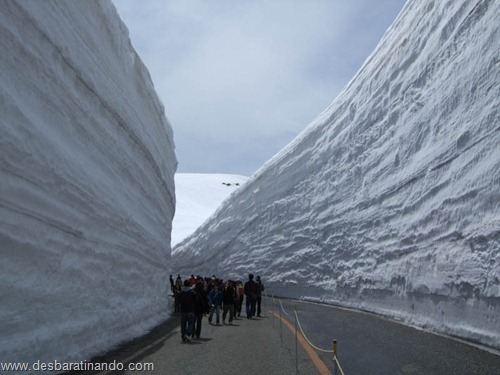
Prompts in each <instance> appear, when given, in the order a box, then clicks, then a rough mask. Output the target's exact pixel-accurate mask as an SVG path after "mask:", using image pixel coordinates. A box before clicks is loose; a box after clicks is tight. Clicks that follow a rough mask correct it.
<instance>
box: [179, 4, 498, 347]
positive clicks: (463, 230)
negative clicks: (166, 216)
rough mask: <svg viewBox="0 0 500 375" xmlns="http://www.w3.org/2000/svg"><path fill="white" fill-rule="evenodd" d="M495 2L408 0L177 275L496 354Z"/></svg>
mask: <svg viewBox="0 0 500 375" xmlns="http://www.w3.org/2000/svg"><path fill="white" fill-rule="evenodd" d="M499 14H500V1H494V0H482V1H481V0H478V1H469V0H461V1H457V0H446V1H445V0H443V1H441V0H440V1H409V2H408V3H407V4H406V5H405V7H404V9H403V10H402V12H401V14H400V15H399V16H398V18H397V19H396V20H395V22H394V24H393V25H392V26H391V27H390V28H389V30H387V32H386V34H385V35H384V37H383V38H382V40H381V42H380V43H379V45H378V46H377V48H376V50H375V51H374V52H373V53H372V55H371V56H370V57H369V58H368V59H367V61H366V62H365V64H364V65H363V67H362V68H361V69H360V71H359V72H358V73H357V75H356V76H355V77H354V78H353V79H352V80H351V82H350V83H349V84H348V85H347V86H346V87H345V89H344V90H343V91H342V93H341V94H340V95H339V96H338V97H337V98H336V100H335V101H334V102H333V103H332V105H331V106H330V107H329V108H328V109H327V110H325V111H324V112H323V113H322V114H321V115H320V116H319V117H318V118H317V119H316V120H314V121H313V123H312V124H310V125H309V127H308V128H306V129H305V131H304V132H303V133H302V134H300V135H299V136H298V137H297V138H296V139H295V140H294V141H293V142H292V143H291V144H289V145H288V146H287V147H286V148H285V149H283V150H282V151H281V152H280V153H278V154H277V155H276V156H275V157H274V158H272V159H271V160H270V161H268V162H267V163H266V164H265V165H264V166H263V167H262V168H261V169H260V170H259V171H257V173H256V174H255V175H254V176H252V178H251V179H250V181H249V182H248V183H247V184H246V185H245V186H244V187H242V188H241V189H240V190H238V191H237V192H235V193H234V194H233V196H232V197H231V199H229V200H228V201H226V202H225V204H224V205H223V207H221V208H220V209H219V210H218V212H217V213H216V214H215V215H214V216H212V217H211V218H210V219H209V220H208V221H207V222H206V223H205V224H204V226H203V227H202V228H200V229H199V230H198V231H197V232H196V233H195V235H193V236H191V237H190V238H188V239H186V240H185V241H184V242H182V243H181V244H179V245H178V246H177V247H176V248H175V249H174V253H173V254H174V255H173V258H172V262H173V267H174V272H181V273H183V274H191V273H199V274H207V275H211V274H213V273H215V274H217V275H220V276H233V275H235V276H240V277H243V276H244V275H246V274H247V273H248V272H254V273H256V274H259V275H260V276H261V277H262V278H263V280H264V282H265V283H266V285H267V286H268V289H269V290H270V291H272V292H273V293H274V294H275V295H280V296H288V297H296V298H304V299H308V300H315V301H323V302H326V303H332V304H340V305H344V306H350V307H354V308H358V309H363V310H368V311H372V312H376V313H379V314H383V315H385V316H389V317H392V318H394V319H398V320H402V321H404V322H405V323H407V324H411V325H416V326H420V327H424V328H426V329H429V330H433V331H436V332H440V333H445V334H450V335H454V336H458V337H461V338H465V339H467V340H470V341H474V342H478V343H482V344H484V345H487V346H490V347H493V348H497V349H500V279H499V278H500V121H499V120H500V112H499V109H500V17H498V15H499Z"/></svg>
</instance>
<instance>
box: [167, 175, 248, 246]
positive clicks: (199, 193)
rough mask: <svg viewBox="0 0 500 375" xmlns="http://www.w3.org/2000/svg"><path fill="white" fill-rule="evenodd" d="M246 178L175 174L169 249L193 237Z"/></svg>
mask: <svg viewBox="0 0 500 375" xmlns="http://www.w3.org/2000/svg"><path fill="white" fill-rule="evenodd" d="M248 179H249V178H248V177H245V176H239V175H231V174H203V173H177V174H176V175H175V195H176V208H175V216H174V220H173V223H172V248H173V247H174V246H175V245H177V244H178V243H180V242H181V241H182V240H184V239H185V238H186V237H188V236H189V235H191V234H193V233H194V232H195V231H196V229H197V228H198V227H200V226H201V224H203V223H204V222H205V220H207V219H208V218H209V217H210V216H211V215H212V214H213V213H214V212H215V211H216V209H217V208H218V207H219V206H220V205H221V203H222V202H223V201H224V200H225V199H226V198H228V197H229V196H230V195H231V194H232V193H233V192H234V191H235V190H237V189H238V188H239V187H241V186H242V185H244V184H245V183H246V182H247V181H248Z"/></svg>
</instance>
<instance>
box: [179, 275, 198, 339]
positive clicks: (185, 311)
mask: <svg viewBox="0 0 500 375" xmlns="http://www.w3.org/2000/svg"><path fill="white" fill-rule="evenodd" d="M196 305H197V298H196V293H195V291H194V290H193V289H192V288H191V284H190V283H189V280H185V281H184V287H183V288H182V291H181V293H180V295H179V306H180V309H181V338H182V341H183V342H190V341H191V339H190V336H191V335H192V333H193V329H194V320H195V312H196Z"/></svg>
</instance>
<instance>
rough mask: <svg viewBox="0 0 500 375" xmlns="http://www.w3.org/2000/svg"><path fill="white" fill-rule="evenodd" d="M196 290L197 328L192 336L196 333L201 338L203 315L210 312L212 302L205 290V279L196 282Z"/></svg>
mask: <svg viewBox="0 0 500 375" xmlns="http://www.w3.org/2000/svg"><path fill="white" fill-rule="evenodd" d="M194 291H195V293H196V297H197V300H198V303H197V305H196V311H195V329H194V331H193V334H192V336H195V335H196V338H197V339H199V338H200V335H201V322H202V321H203V315H206V314H208V313H209V312H210V304H209V303H208V296H207V293H206V292H205V285H204V284H203V281H198V282H197V283H196V286H195V288H194Z"/></svg>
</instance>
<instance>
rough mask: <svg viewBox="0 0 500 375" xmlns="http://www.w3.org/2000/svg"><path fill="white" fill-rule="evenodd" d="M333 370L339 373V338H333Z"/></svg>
mask: <svg viewBox="0 0 500 375" xmlns="http://www.w3.org/2000/svg"><path fill="white" fill-rule="evenodd" d="M333 371H334V375H337V340H333Z"/></svg>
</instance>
